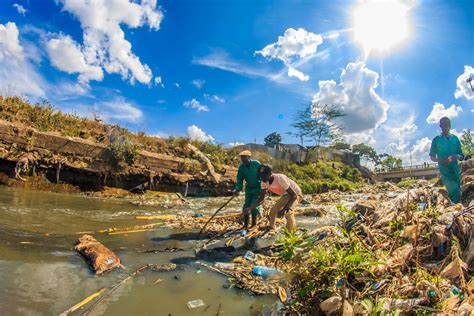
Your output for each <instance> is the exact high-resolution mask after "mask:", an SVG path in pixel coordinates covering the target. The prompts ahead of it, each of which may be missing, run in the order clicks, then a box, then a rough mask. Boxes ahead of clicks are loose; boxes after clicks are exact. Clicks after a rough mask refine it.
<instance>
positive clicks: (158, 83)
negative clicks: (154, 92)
mask: <svg viewBox="0 0 474 316" xmlns="http://www.w3.org/2000/svg"><path fill="white" fill-rule="evenodd" d="M155 86H160V87H162V88H164V87H165V85H164V84H163V81H162V80H161V76H157V77H155Z"/></svg>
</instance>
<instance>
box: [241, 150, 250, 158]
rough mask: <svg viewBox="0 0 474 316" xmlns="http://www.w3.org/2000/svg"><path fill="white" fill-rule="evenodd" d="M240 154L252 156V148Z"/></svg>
mask: <svg viewBox="0 0 474 316" xmlns="http://www.w3.org/2000/svg"><path fill="white" fill-rule="evenodd" d="M239 156H249V157H250V156H252V152H251V151H250V150H244V151H243V152H241V153H240V154H239Z"/></svg>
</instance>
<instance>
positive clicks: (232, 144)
mask: <svg viewBox="0 0 474 316" xmlns="http://www.w3.org/2000/svg"><path fill="white" fill-rule="evenodd" d="M242 145H245V144H244V143H240V142H232V143H229V147H237V146H242Z"/></svg>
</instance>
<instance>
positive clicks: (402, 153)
mask: <svg viewBox="0 0 474 316" xmlns="http://www.w3.org/2000/svg"><path fill="white" fill-rule="evenodd" d="M430 147H431V140H430V139H429V138H428V137H423V138H420V139H418V140H417V141H416V142H415V143H414V144H413V145H412V146H411V147H410V146H409V145H408V144H405V143H391V144H389V145H388V146H387V147H386V152H387V153H388V154H390V155H393V156H395V157H398V158H400V159H402V161H403V164H404V165H405V166H409V165H410V164H413V165H419V164H422V163H424V162H430V157H429V152H430Z"/></svg>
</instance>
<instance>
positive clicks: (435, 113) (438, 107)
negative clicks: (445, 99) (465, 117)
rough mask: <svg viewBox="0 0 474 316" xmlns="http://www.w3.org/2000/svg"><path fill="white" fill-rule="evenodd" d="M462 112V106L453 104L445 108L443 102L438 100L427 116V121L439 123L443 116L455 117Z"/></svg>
mask: <svg viewBox="0 0 474 316" xmlns="http://www.w3.org/2000/svg"><path fill="white" fill-rule="evenodd" d="M460 112H462V108H461V107H460V106H457V105H455V104H452V105H451V106H450V107H449V108H445V107H444V105H443V104H441V103H438V102H436V103H435V104H434V105H433V109H432V110H431V113H430V115H428V117H427V118H426V122H427V123H429V124H437V123H439V120H440V119H441V118H442V117H444V116H447V117H449V118H454V117H456V116H458V114H459V113H460Z"/></svg>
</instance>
